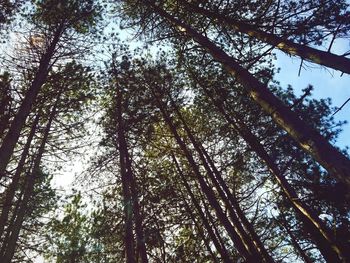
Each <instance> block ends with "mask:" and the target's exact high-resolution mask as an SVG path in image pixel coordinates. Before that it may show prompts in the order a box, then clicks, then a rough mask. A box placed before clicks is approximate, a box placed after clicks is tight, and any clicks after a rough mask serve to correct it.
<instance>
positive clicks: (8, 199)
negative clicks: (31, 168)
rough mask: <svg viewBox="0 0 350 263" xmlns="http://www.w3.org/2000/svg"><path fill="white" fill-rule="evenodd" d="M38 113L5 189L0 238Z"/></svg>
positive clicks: (36, 122) (0, 221)
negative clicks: (14, 170)
mask: <svg viewBox="0 0 350 263" xmlns="http://www.w3.org/2000/svg"><path fill="white" fill-rule="evenodd" d="M39 117H40V116H39V113H38V114H37V116H36V117H35V119H34V122H33V124H32V127H31V129H30V133H29V135H28V138H27V141H26V144H25V145H24V148H23V151H22V154H21V158H20V160H19V162H18V165H17V168H16V172H15V174H14V175H13V178H12V182H11V183H10V185H9V186H8V188H7V189H6V196H5V200H4V203H3V207H2V211H1V215H0V237H1V236H2V234H3V231H4V228H5V225H6V222H7V220H8V215H9V212H10V209H11V205H12V201H13V198H14V196H15V193H16V190H17V188H18V184H19V181H20V178H21V174H22V172H23V167H24V165H25V162H26V159H27V156H28V153H29V149H30V145H31V143H32V140H33V137H34V134H35V131H36V127H37V125H38V122H39Z"/></svg>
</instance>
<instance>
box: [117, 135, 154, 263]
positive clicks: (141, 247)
mask: <svg viewBox="0 0 350 263" xmlns="http://www.w3.org/2000/svg"><path fill="white" fill-rule="evenodd" d="M121 140H122V141H123V145H124V147H123V148H125V150H126V169H127V171H128V172H127V174H128V178H129V181H130V192H131V196H132V200H133V210H134V217H135V232H136V248H137V252H138V254H140V257H141V262H142V263H148V257H147V250H146V244H145V236H144V231H143V226H142V218H141V214H140V205H139V201H138V190H137V189H138V187H137V184H136V178H135V176H134V174H133V172H132V164H131V159H130V155H129V151H128V146H127V142H126V139H125V136H122V138H121Z"/></svg>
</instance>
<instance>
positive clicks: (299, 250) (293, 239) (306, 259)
mask: <svg viewBox="0 0 350 263" xmlns="http://www.w3.org/2000/svg"><path fill="white" fill-rule="evenodd" d="M276 222H277V223H278V224H280V225H281V226H282V227H283V228H284V229H285V230H286V231H287V233H288V235H289V236H290V239H291V242H292V245H293V247H294V248H295V250H296V252H297V253H298V254H299V255H300V257H301V258H302V259H303V260H304V262H305V263H313V261H312V260H311V259H310V257H309V256H308V255H307V254H306V253H305V251H304V249H302V248H301V246H300V245H299V243H298V241H297V239H296V237H295V236H294V234H293V233H292V231H291V230H290V229H289V226H288V223H287V222H285V221H284V219H282V221H278V220H277V219H276Z"/></svg>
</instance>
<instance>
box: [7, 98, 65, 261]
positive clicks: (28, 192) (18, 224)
mask: <svg viewBox="0 0 350 263" xmlns="http://www.w3.org/2000/svg"><path fill="white" fill-rule="evenodd" d="M58 102H59V98H57V100H56V102H55V104H54V106H53V107H52V111H51V113H50V117H49V120H48V122H47V124H46V127H45V130H44V136H43V138H42V140H41V143H40V146H39V149H38V152H37V155H36V157H35V160H34V165H33V169H32V172H31V173H30V174H28V177H27V178H26V179H27V180H26V181H27V182H26V184H25V185H24V187H25V189H24V194H23V199H22V201H21V202H20V203H21V204H20V207H19V210H18V214H17V216H16V219H15V221H14V225H13V231H12V233H11V235H10V237H9V240H8V244H7V248H6V251H5V253H4V255H3V257H2V261H1V262H2V263H10V262H11V260H12V257H13V255H14V253H15V250H16V243H17V240H18V236H19V233H20V230H21V228H22V224H23V221H24V219H25V217H26V216H28V208H29V206H28V205H29V202H30V201H31V198H32V197H33V192H34V188H35V183H36V181H37V180H36V179H37V177H38V176H39V175H40V172H41V171H40V164H41V159H42V156H43V154H44V151H45V146H46V143H47V140H48V137H49V133H50V129H51V125H52V122H53V120H54V118H55V117H56V107H57V105H58ZM18 201H20V200H18Z"/></svg>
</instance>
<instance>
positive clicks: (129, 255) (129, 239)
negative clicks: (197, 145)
mask: <svg viewBox="0 0 350 263" xmlns="http://www.w3.org/2000/svg"><path fill="white" fill-rule="evenodd" d="M116 89H117V97H116V100H117V104H116V109H117V128H118V148H119V165H120V173H121V178H122V188H123V197H124V217H125V225H124V228H125V237H124V242H125V260H126V262H127V263H135V262H136V258H135V248H134V235H133V229H132V228H133V221H132V215H133V202H132V196H131V192H130V178H129V177H128V174H127V172H128V171H127V168H126V151H127V149H126V148H125V145H124V143H123V142H124V141H123V138H124V124H123V117H122V100H123V98H122V91H121V90H120V87H116Z"/></svg>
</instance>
